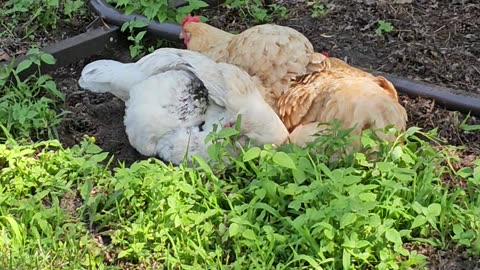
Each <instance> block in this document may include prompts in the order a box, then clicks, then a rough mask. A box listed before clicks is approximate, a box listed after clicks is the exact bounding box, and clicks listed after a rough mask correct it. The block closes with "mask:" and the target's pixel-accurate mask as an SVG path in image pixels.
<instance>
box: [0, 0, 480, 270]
mask: <svg viewBox="0 0 480 270" xmlns="http://www.w3.org/2000/svg"><path fill="white" fill-rule="evenodd" d="M17 2H18V1H17ZM157 2H160V1H157ZM407 2H408V1H407ZM464 2H466V3H464V4H465V5H466V6H468V7H470V9H466V8H464V9H462V10H464V11H466V12H467V13H468V12H474V11H475V5H474V3H473V4H472V3H470V4H469V3H468V1H464ZM8 3H14V2H13V1H11V2H8ZM18 3H20V2H18ZM52 3H54V2H52ZM62 3H63V2H62ZM2 4H3V3H2ZM294 4H295V5H296V8H295V7H294V6H293V5H294ZM331 4H332V3H330V5H328V4H327V3H323V2H321V1H312V2H307V3H305V2H299V1H283V2H280V1H279V2H275V3H273V2H272V3H268V2H266V3H263V2H260V1H227V6H226V7H219V8H217V9H216V10H214V11H209V12H211V13H209V12H205V13H202V14H204V15H205V16H206V17H208V18H209V19H210V22H211V23H213V24H220V23H223V25H224V26H225V25H226V27H227V28H228V27H231V28H234V27H237V26H241V27H246V26H248V25H251V24H255V23H257V22H266V21H270V20H274V21H278V22H279V23H285V22H290V23H291V24H292V26H294V27H295V25H299V24H300V23H302V25H305V26H304V27H305V28H304V30H305V31H306V33H309V34H308V35H310V37H312V35H313V29H314V28H313V27H314V26H318V25H314V26H312V25H310V26H309V25H308V24H304V22H302V20H297V22H296V24H295V21H294V20H293V19H294V18H296V19H299V18H304V19H305V20H307V19H306V18H307V17H308V20H317V21H320V22H322V20H323V24H325V25H324V27H327V26H328V24H327V23H326V22H329V21H330V20H331V21H334V20H335V18H337V19H338V18H339V17H340V18H347V17H348V16H349V15H348V14H350V16H351V15H352V12H354V11H353V8H352V7H357V8H358V6H355V5H357V4H348V3H343V2H341V1H338V2H336V5H335V6H332V5H331ZM364 4H365V3H364ZM427 4H431V3H430V2H428V3H427V2H425V3H423V2H422V3H420V4H413V6H414V7H415V8H416V9H414V10H417V9H418V8H419V7H425V6H427ZM358 5H360V4H358ZM415 5H417V6H415ZM445 5H446V4H445V3H443V2H441V1H439V2H438V7H437V8H439V9H442V8H444V7H445ZM453 5H455V4H453ZM457 5H459V4H457ZM365 6H367V5H366V4H365V5H362V7H364V8H358V10H362V11H359V12H360V14H361V12H366V11H364V10H367V11H374V10H377V11H376V12H379V11H378V9H379V8H378V6H376V5H375V4H374V5H368V8H365ZM4 7H5V5H4V6H2V9H3V10H4V11H5V10H6V9H5V8H4ZM302 7H303V9H301V8H302ZM335 7H336V8H335ZM394 7H396V8H397V10H402V8H406V7H409V4H407V5H406V6H405V4H403V5H400V6H394ZM454 7H455V6H454ZM29 8H35V7H34V6H29ZM59 10H60V9H59ZM140 10H141V9H140ZM302 10H303V11H302ZM339 10H340V11H342V12H347V14H346V15H342V14H343V13H342V12H339ZM432 10H433V11H435V10H437V11H438V9H435V8H433V9H432ZM442 10H443V9H442ZM472 10H473V11H472ZM424 11H425V10H424ZM433 11H432V12H433ZM215 12H222V15H218V14H217V17H215V16H216V15H215ZM301 12H305V14H304V15H299V14H301ZM307 12H308V13H307ZM348 12H350V13H348ZM445 12H446V11H445ZM367 13H368V12H367ZM11 14H13V13H11ZM373 14H374V15H372V16H371V17H366V18H370V19H369V20H372V21H373V18H379V17H381V16H379V17H375V16H377V15H378V14H379V13H375V12H373ZM375 14H376V15H375ZM442 14H443V13H442ZM469 14H470V13H468V14H466V15H465V16H467V17H468V16H469ZM353 15H355V14H353ZM235 16H237V19H236V21H235V22H238V21H239V19H238V18H241V19H242V23H241V24H236V23H234V21H233V20H234V18H235ZM295 16H297V17H295ZM302 16H303V17H302ZM312 16H313V17H314V18H312ZM329 16H330V17H329ZM9 18H10V19H13V17H12V16H11V17H9ZM171 18H173V15H172V16H171ZM355 18H358V14H357V17H355ZM10 19H9V20H10ZM382 19H383V22H382V23H378V26H377V27H378V28H377V27H375V29H373V28H372V29H370V28H369V29H367V30H364V31H363V32H362V31H360V33H366V32H368V31H369V30H373V33H374V34H372V35H370V34H366V35H365V36H363V37H362V36H361V35H360V34H359V36H357V37H358V38H366V39H374V40H375V39H376V38H378V39H381V40H382V39H385V38H386V39H389V40H390V42H391V44H394V45H395V44H396V43H395V40H396V39H397V38H399V36H397V34H398V35H400V34H399V33H395V31H396V30H395V29H398V26H399V25H402V24H401V23H398V22H396V21H392V20H391V18H390V17H386V18H382ZM229 20H231V21H229ZM375 22H376V21H375ZM317 24H318V22H317ZM320 24H321V23H320ZM340 25H341V24H340ZM351 25H352V26H354V25H355V24H353V23H351ZM419 25H420V26H422V27H423V25H422V24H419ZM428 25H429V24H428ZM241 27H237V29H241ZM309 27H310V28H309ZM473 27H475V26H473ZM340 29H343V30H342V31H350V30H349V29H351V28H348V27H346V28H340ZM374 30H378V31H374ZM330 31H331V30H330ZM352 31H353V30H352ZM375 32H376V33H375ZM419 32H422V31H421V30H419ZM473 34H475V33H473ZM389 35H393V37H390V38H389ZM39 36H41V35H39ZM43 36H45V35H43ZM417 38H419V37H417ZM455 38H458V37H455V36H452V42H454V39H455ZM318 40H321V39H318ZM392 40H393V41H392ZM314 41H315V39H314ZM343 41H344V43H343V44H346V45H344V46H345V47H340V46H341V44H342V43H341V42H340V41H338V45H336V46H333V47H322V49H328V50H329V51H331V52H333V53H334V54H335V53H337V51H336V50H339V51H340V52H342V50H345V51H343V52H345V55H347V56H350V55H355V54H348V50H347V49H346V48H347V47H348V46H350V45H348V44H354V43H348V42H347V41H345V40H343ZM370 41H371V40H370ZM422 42H423V41H422V39H421V38H419V41H418V42H414V44H416V45H415V46H420V45H418V44H417V43H419V44H420V43H422ZM370 43H371V44H370V45H369V46H372V49H371V50H372V52H374V51H375V47H374V46H377V45H376V43H375V42H370ZM315 44H316V47H317V48H320V47H319V46H320V45H319V44H320V43H317V41H315ZM455 44H460V42H459V43H455ZM362 46H363V45H362ZM365 46H367V45H365ZM425 46H428V45H425ZM377 49H378V52H379V58H380V59H382V58H381V57H384V55H383V54H382V53H381V52H385V51H382V50H383V49H381V48H377ZM407 51H408V50H407ZM473 53H475V51H473ZM359 55H360V54H359ZM130 56H131V48H130V50H129V51H126V50H120V51H117V50H111V51H109V52H107V53H106V54H104V55H101V56H96V57H94V58H91V59H86V60H82V61H80V62H79V63H76V64H74V65H70V66H67V67H64V68H62V69H60V70H57V71H56V72H53V73H52V74H49V75H46V74H44V75H40V74H37V75H34V76H31V77H30V78H28V79H26V80H20V79H18V78H15V74H16V73H17V72H19V71H20V70H21V69H23V68H26V67H27V66H29V65H38V63H39V61H43V62H45V63H50V64H51V63H53V62H54V61H55V59H53V58H52V57H51V56H49V55H46V54H43V53H41V52H40V51H38V50H36V49H33V50H30V51H29V53H28V57H29V59H28V60H26V61H25V62H24V63H23V64H21V65H19V66H18V67H17V68H16V69H14V68H12V67H11V66H7V68H6V69H4V70H2V73H0V94H1V95H0V96H1V98H0V123H1V126H0V127H1V131H0V234H1V237H0V266H1V268H2V269H59V268H61V269H219V268H220V269H231V268H233V269H252V268H253V269H274V268H275V269H373V268H375V269H424V268H430V269H475V268H478V267H480V259H479V258H480V257H479V255H480V240H479V232H480V228H479V226H480V220H479V217H480V197H479V195H478V188H479V184H480V159H479V157H480V155H479V149H478V145H479V144H476V143H475V142H478V137H479V136H478V130H477V129H476V125H478V120H476V119H475V118H472V117H467V116H465V115H462V114H459V113H456V112H449V111H446V110H444V109H442V108H440V107H438V106H436V105H435V104H434V103H433V102H432V101H430V100H426V99H412V98H408V97H402V102H403V104H404V105H405V106H406V108H407V110H408V111H409V116H410V119H411V120H410V129H409V130H408V131H407V132H405V133H403V134H400V137H399V140H398V141H397V142H395V143H394V144H386V143H384V142H381V141H378V140H377V139H376V138H374V137H372V136H371V134H369V133H366V134H364V135H363V136H362V138H361V141H362V144H363V146H364V149H363V151H362V152H359V153H352V154H343V155H341V156H338V153H339V152H340V153H341V152H344V150H345V146H346V145H347V144H348V142H349V141H350V140H352V139H354V138H351V137H350V136H349V135H348V132H347V131H340V130H337V129H336V128H335V125H333V126H332V130H333V132H334V135H325V136H321V137H319V139H318V140H317V141H316V142H315V143H313V144H312V145H310V146H309V147H307V148H305V149H301V148H298V147H294V146H292V145H286V146H282V147H280V148H273V147H271V146H264V147H260V148H255V147H254V148H250V147H246V148H245V149H243V150H241V151H239V153H238V155H237V156H235V157H228V160H229V162H228V163H225V162H224V161H223V159H222V157H225V156H226V155H227V154H226V152H225V150H224V149H225V144H227V143H228V140H230V138H231V137H234V136H235V135H236V131H235V129H224V130H222V131H220V132H219V133H218V134H216V135H215V134H212V140H214V141H215V144H214V146H213V147H212V148H211V151H210V152H211V155H212V156H213V157H214V158H215V160H216V161H215V162H213V163H211V164H206V163H205V162H204V161H202V160H201V159H196V162H195V167H194V168H187V167H184V166H179V167H174V166H171V165H168V164H165V163H163V162H162V161H159V160H157V159H154V158H150V159H147V158H146V157H142V156H140V155H139V154H138V153H136V151H135V150H134V149H133V148H131V147H130V146H129V145H128V140H127V139H126V136H125V132H124V128H123V123H122V119H123V104H122V103H121V102H120V101H119V100H117V99H115V98H112V96H111V95H108V94H104V95H93V94H90V93H86V92H84V91H82V90H80V89H78V85H77V82H76V81H77V80H78V77H79V72H80V71H81V69H82V68H83V66H84V65H85V64H86V63H89V62H90V61H92V60H94V59H98V58H101V57H102V58H103V57H106V58H113V59H118V60H120V61H124V62H126V61H131V59H130ZM425 57H426V56H425ZM352 59H368V58H352ZM383 59H385V58H383ZM455 59H456V58H455ZM469 59H470V58H469ZM470 60H472V59H470ZM470 60H468V61H470ZM353 62H354V63H355V60H354V61H353ZM364 63H371V64H372V65H375V63H374V62H368V61H367V60H365V62H364ZM455 63H457V60H456V62H455ZM464 64H465V63H464V62H462V61H460V60H458V65H464ZM465 65H467V64H465ZM432 67H434V69H432V70H433V71H432V72H435V71H434V70H435V68H436V66H435V65H432ZM383 68H384V67H383ZM397 68H399V71H398V72H399V73H400V74H403V73H402V70H403V69H402V65H398V66H397ZM405 70H407V69H406V68H405ZM405 72H406V71H405ZM409 72H410V71H409ZM411 72H412V73H408V74H417V73H415V72H413V71H411ZM419 74H424V73H422V72H419ZM455 74H457V73H455ZM461 74H462V73H460V72H458V76H461ZM468 74H470V73H468V72H466V75H465V76H467V75H468ZM472 74H473V75H472V76H473V79H472V80H470V82H471V81H475V80H476V77H475V75H474V73H472ZM10 75H12V76H13V77H14V80H13V81H10V80H7V77H8V76H10ZM455 76H457V75H455ZM468 76H469V75H468ZM422 79H428V76H424V77H423V78H422ZM432 80H433V81H435V80H437V79H436V77H435V76H433V77H432ZM435 82H437V81H435ZM462 83H465V82H462ZM461 85H462V84H458V85H457V86H461ZM465 85H468V87H470V88H468V89H470V91H471V92H474V91H473V90H474V89H475V88H474V87H475V84H467V83H465ZM472 85H473V86H472ZM450 86H451V85H450ZM472 87H473V88H472ZM459 88H460V87H459ZM472 89H473V90H472ZM416 126H419V127H422V128H424V129H423V130H420V129H419V128H417V127H416ZM432 128H436V129H434V130H431V129H432ZM428 130H431V131H428ZM85 134H87V135H90V136H94V137H95V138H92V137H85V136H84V135H85ZM219 138H225V139H227V142H223V141H221V140H219ZM57 139H59V140H57ZM445 139H446V141H445ZM449 144H453V145H449ZM332 156H337V158H336V159H332V158H331V157H332Z"/></svg>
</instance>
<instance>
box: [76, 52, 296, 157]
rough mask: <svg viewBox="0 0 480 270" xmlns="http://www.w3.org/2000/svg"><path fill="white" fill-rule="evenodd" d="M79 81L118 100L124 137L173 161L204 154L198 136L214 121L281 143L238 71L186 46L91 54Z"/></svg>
mask: <svg viewBox="0 0 480 270" xmlns="http://www.w3.org/2000/svg"><path fill="white" fill-rule="evenodd" d="M79 85H80V87H82V88H84V89H87V90H90V91H92V92H96V93H102V92H110V93H112V94H113V95H115V96H117V97H118V98H120V99H122V100H123V101H125V105H126V108H125V118H124V124H125V127H126V133H127V135H128V139H129V141H130V144H131V145H132V146H133V147H134V148H135V149H137V150H138V151H139V152H140V153H141V154H143V155H146V156H159V157H160V158H162V159H164V160H166V161H170V162H172V163H175V164H179V163H181V162H182V161H183V160H184V157H185V155H186V153H187V151H188V154H187V160H188V161H190V160H191V156H192V155H193V154H198V155H200V156H202V157H203V158H205V159H207V160H208V154H207V147H208V145H206V144H205V138H206V136H207V135H208V133H209V132H211V131H212V130H213V126H214V124H215V123H218V124H220V125H222V126H229V125H233V124H234V123H235V121H236V119H237V116H238V115H241V117H242V123H241V129H240V134H241V135H242V136H245V137H247V138H248V139H251V140H252V142H254V143H257V144H268V143H273V144H282V143H283V142H284V141H285V140H286V139H287V137H288V131H287V129H286V128H285V126H284V125H283V123H282V121H281V120H280V118H279V117H278V116H277V115H276V114H275V112H274V111H273V110H272V109H271V108H270V106H269V105H268V104H267V103H266V102H265V101H264V100H263V98H262V96H261V94H260V91H259V87H261V86H258V85H257V83H256V81H254V80H253V79H252V78H251V77H250V76H249V75H248V74H247V73H246V72H245V71H243V70H241V69H240V68H238V67H236V66H234V65H229V64H226V63H216V62H214V61H213V60H211V59H209V58H208V57H206V56H204V55H201V54H199V53H196V52H193V51H187V50H180V49H172V48H162V49H158V50H156V51H154V52H153V53H151V54H149V55H147V56H145V57H143V58H142V59H140V60H139V61H137V62H136V63H128V64H123V63H120V62H116V61H113V60H98V61H95V62H92V63H90V64H88V65H87V66H85V68H84V69H83V71H82V74H81V77H80V79H79Z"/></svg>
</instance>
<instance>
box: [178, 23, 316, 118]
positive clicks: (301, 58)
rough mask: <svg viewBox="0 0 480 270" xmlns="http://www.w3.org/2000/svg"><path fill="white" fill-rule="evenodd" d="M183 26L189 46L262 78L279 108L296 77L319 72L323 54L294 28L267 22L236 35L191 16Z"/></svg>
mask: <svg viewBox="0 0 480 270" xmlns="http://www.w3.org/2000/svg"><path fill="white" fill-rule="evenodd" d="M181 26H182V31H181V33H180V38H182V39H183V40H184V43H185V45H186V46H187V49H189V50H193V51H197V52H200V53H202V54H205V55H207V56H209V57H210V58H212V59H213V60H215V61H217V62H226V63H230V64H234V65H236V66H239V67H241V68H243V69H244V70H246V71H247V72H248V73H249V74H250V75H251V76H256V77H258V78H259V79H260V81H261V82H262V83H263V86H264V87H265V88H264V89H265V90H266V91H264V92H263V93H262V95H263V97H264V98H265V100H266V101H267V102H268V104H270V106H271V107H272V108H273V109H274V110H275V111H278V110H277V107H276V106H277V101H278V98H280V96H281V95H282V94H283V93H284V92H285V91H286V90H288V85H289V81H290V79H291V78H292V77H295V76H298V75H303V74H306V73H308V72H312V71H318V69H317V67H316V64H317V62H319V60H318V57H319V56H318V54H316V53H314V50H313V45H312V44H311V43H310V41H309V40H308V39H307V38H306V37H305V36H303V35H302V34H301V33H300V32H298V31H296V30H294V29H293V28H290V27H285V26H280V25H274V24H263V25H257V26H254V27H251V28H249V29H247V30H245V31H243V32H242V33H240V34H238V35H234V34H230V33H228V32H225V31H223V30H220V29H218V28H215V27H213V26H210V25H208V24H205V23H202V22H200V19H199V17H198V16H193V17H192V16H190V15H189V16H187V17H185V18H184V20H183V21H182V23H181Z"/></svg>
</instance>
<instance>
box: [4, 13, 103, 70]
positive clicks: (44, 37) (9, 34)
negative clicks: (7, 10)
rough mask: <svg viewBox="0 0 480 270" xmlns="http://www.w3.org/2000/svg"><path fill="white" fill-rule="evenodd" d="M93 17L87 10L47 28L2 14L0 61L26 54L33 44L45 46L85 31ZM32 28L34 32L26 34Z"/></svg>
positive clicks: (59, 20)
mask: <svg viewBox="0 0 480 270" xmlns="http://www.w3.org/2000/svg"><path fill="white" fill-rule="evenodd" d="M0 7H1V4H0ZM93 19H94V16H93V14H92V13H91V12H90V11H86V12H84V13H79V14H76V15H75V16H73V17H72V18H62V19H58V20H57V22H58V23H57V26H56V29H50V30H46V29H43V28H42V27H41V26H39V25H36V24H35V23H33V22H31V21H27V22H24V23H15V22H13V20H12V19H11V18H9V17H7V18H4V17H1V16H0V21H1V23H0V63H1V62H2V61H8V60H9V59H10V58H12V57H18V56H21V55H23V54H25V53H26V52H27V51H28V50H29V49H30V48H31V47H32V46H38V47H40V48H44V47H46V46H48V45H51V44H53V43H56V42H58V41H60V40H64V39H67V38H69V37H73V36H75V35H78V34H80V33H83V32H85V31H86V26H88V25H89V24H90V22H92V21H93ZM12 26H13V27H12ZM36 28H37V29H36ZM34 29H35V30H34ZM30 30H32V31H33V32H32V33H31V34H30V35H26V32H27V31H30Z"/></svg>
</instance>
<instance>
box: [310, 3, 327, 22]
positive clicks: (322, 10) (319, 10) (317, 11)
mask: <svg viewBox="0 0 480 270" xmlns="http://www.w3.org/2000/svg"><path fill="white" fill-rule="evenodd" d="M307 5H309V6H311V8H312V18H318V17H321V16H324V15H325V14H327V12H328V7H327V5H325V4H324V3H323V1H319V0H315V1H312V2H308V3H307Z"/></svg>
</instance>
